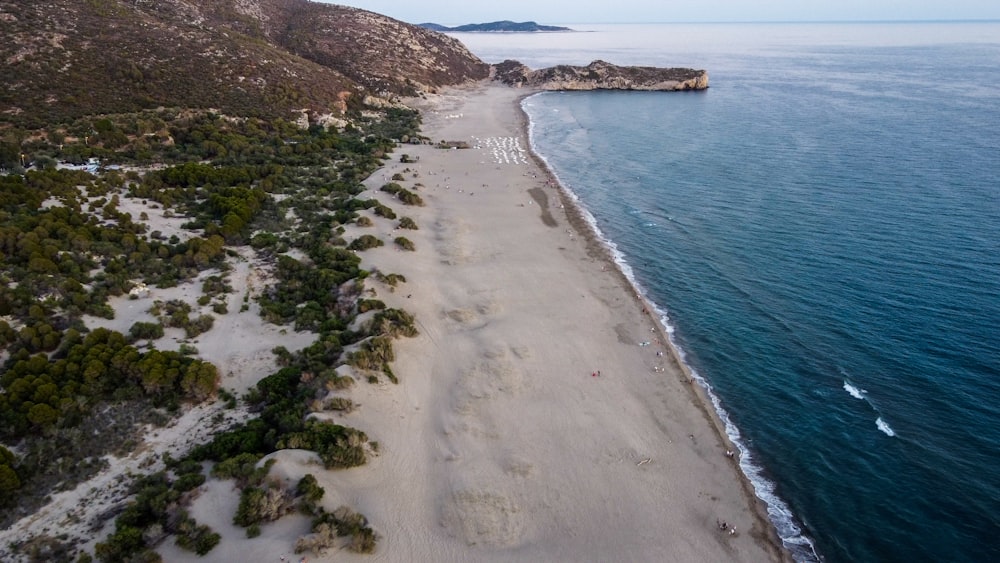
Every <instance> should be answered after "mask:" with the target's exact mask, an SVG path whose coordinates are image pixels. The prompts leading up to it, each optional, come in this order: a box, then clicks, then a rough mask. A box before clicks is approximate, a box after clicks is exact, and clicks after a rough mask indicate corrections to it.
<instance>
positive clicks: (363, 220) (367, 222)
mask: <svg viewBox="0 0 1000 563" xmlns="http://www.w3.org/2000/svg"><path fill="white" fill-rule="evenodd" d="M354 224H356V225H357V226H359V227H371V226H372V225H374V224H375V223H373V222H372V220H371V219H370V218H368V217H367V216H365V215H361V216H360V217H358V218H357V219H355V220H354Z"/></svg>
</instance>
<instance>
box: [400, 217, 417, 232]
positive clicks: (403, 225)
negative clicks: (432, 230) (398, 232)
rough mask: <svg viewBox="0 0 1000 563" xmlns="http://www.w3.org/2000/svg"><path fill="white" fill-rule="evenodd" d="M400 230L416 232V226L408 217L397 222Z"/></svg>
mask: <svg viewBox="0 0 1000 563" xmlns="http://www.w3.org/2000/svg"><path fill="white" fill-rule="evenodd" d="M399 228H400V229H410V230H411V231H416V230H417V224H416V223H415V222H414V221H413V219H410V218H409V217H403V218H401V219H400V220H399Z"/></svg>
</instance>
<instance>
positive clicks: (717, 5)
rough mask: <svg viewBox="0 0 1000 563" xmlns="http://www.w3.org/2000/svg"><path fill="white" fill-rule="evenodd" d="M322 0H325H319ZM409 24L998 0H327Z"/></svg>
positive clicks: (997, 3) (944, 13) (843, 15)
mask: <svg viewBox="0 0 1000 563" xmlns="http://www.w3.org/2000/svg"><path fill="white" fill-rule="evenodd" d="M324 1H326V0H324ZM328 3H331V4H343V5H346V6H354V7H356V8H363V9H365V10H371V11H373V12H378V13H380V14H385V15H387V16H391V17H393V18H396V19H399V20H403V21H405V22H409V23H424V22H434V23H444V24H463V23H482V22H490V21H497V20H514V21H528V20H534V21H537V22H539V23H548V24H553V23H626V22H627V23H633V22H644V23H654V22H708V21H712V22H715V21H745V22H746V21H826V20H835V21H855V20H928V19H931V20H934V19H946V20H954V19H1000V0H756V1H754V0H610V1H609V0H330V1H329V2H328Z"/></svg>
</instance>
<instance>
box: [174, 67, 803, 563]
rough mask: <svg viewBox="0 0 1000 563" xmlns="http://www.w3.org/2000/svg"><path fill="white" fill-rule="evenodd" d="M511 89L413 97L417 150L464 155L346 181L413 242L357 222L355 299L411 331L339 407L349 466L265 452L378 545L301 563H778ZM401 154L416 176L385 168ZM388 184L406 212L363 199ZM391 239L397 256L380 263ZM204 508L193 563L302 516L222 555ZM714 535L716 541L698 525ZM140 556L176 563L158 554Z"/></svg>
mask: <svg viewBox="0 0 1000 563" xmlns="http://www.w3.org/2000/svg"><path fill="white" fill-rule="evenodd" d="M524 94H525V92H523V91H518V90H514V89H509V88H505V87H499V86H493V85H483V84H477V85H475V86H471V87H469V88H466V89H461V90H450V91H448V92H445V93H443V94H440V95H436V96H434V97H432V98H428V99H426V100H418V103H419V105H418V107H420V109H421V111H422V114H423V117H424V127H423V131H424V133H425V134H426V135H428V136H429V137H430V138H431V139H432V140H434V141H435V142H436V141H439V140H456V141H459V140H461V141H468V142H469V143H470V144H471V145H473V148H469V149H457V150H447V149H438V148H435V147H433V146H428V145H422V146H417V145H413V146H410V145H404V146H401V147H400V148H399V149H398V150H397V151H396V152H395V153H394V154H393V155H392V160H391V161H387V162H386V166H385V168H384V169H383V170H380V171H378V172H376V173H375V174H373V175H372V176H371V177H370V178H369V179H368V180H367V181H366V186H367V187H368V188H369V189H370V190H371V191H370V192H367V193H365V194H363V195H362V196H360V197H362V198H366V197H376V198H378V199H380V200H381V201H383V202H384V203H386V204H387V205H390V206H391V207H392V208H393V209H395V210H396V212H397V213H398V214H399V215H401V216H409V217H411V218H413V219H414V221H415V222H416V223H417V225H418V226H419V230H416V231H410V230H398V231H394V228H395V226H396V223H397V221H389V220H387V219H383V218H380V217H375V216H373V215H372V216H371V217H372V219H373V221H374V223H375V225H374V226H373V227H367V228H366V227H357V226H353V225H352V226H351V227H350V228H349V229H348V230H347V232H346V233H345V237H346V238H347V239H348V240H350V239H352V238H354V237H356V236H359V235H361V234H365V233H367V234H374V235H377V236H379V237H380V238H382V239H383V240H384V241H385V242H386V245H385V246H384V247H381V248H377V249H373V250H369V251H365V252H364V253H362V254H361V255H362V256H363V263H362V265H363V267H365V268H366V269H372V268H377V269H379V270H380V271H382V272H385V273H399V274H402V275H404V276H405V277H406V280H407V282H406V283H404V284H401V285H399V286H398V287H397V288H395V290H391V289H390V288H388V287H386V286H384V285H380V284H378V283H375V282H369V286H370V287H374V288H375V289H376V291H377V292H378V298H379V299H382V300H384V301H385V302H386V303H387V304H388V305H389V306H391V307H399V308H403V309H406V310H407V311H410V312H412V313H414V314H415V315H416V318H417V321H418V327H419V329H420V335H419V336H418V337H416V338H412V339H404V340H400V341H397V344H396V351H397V361H396V362H395V363H394V364H393V366H392V368H393V371H394V372H395V374H396V375H397V376H398V377H399V380H400V383H399V384H398V385H393V384H390V383H382V384H378V385H370V384H366V383H361V384H360V385H357V386H356V387H355V389H354V390H352V391H351V397H352V398H353V399H354V400H355V402H357V403H360V405H361V406H360V408H359V409H358V410H357V411H355V412H354V413H351V414H349V415H345V416H342V417H336V418H335V420H336V421H337V422H339V423H341V424H346V425H350V426H354V427H356V428H359V429H361V430H363V431H365V432H366V433H367V434H368V435H369V437H370V438H371V439H372V440H377V441H378V444H379V455H378V456H377V457H375V458H373V459H371V460H370V462H369V463H368V464H367V465H366V466H364V467H359V468H354V469H350V470H346V471H332V472H328V471H322V470H321V469H320V468H319V466H318V465H316V464H315V460H314V457H312V456H311V455H310V454H305V453H304V452H293V451H285V452H278V453H277V454H274V457H276V458H278V459H279V463H278V465H277V466H276V469H275V470H274V473H275V474H279V475H282V476H285V477H287V478H288V479H289V482H290V483H293V482H294V481H295V480H297V479H298V478H300V477H301V476H302V475H304V474H306V473H313V474H315V475H316V476H317V477H318V478H319V481H320V483H321V484H322V485H323V486H324V487H325V488H326V491H327V495H326V496H325V497H324V499H323V504H324V506H326V508H328V509H331V510H332V509H333V508H336V506H338V505H340V504H347V505H349V506H351V507H352V508H354V509H355V510H357V511H359V512H361V513H363V514H364V515H366V516H367V517H368V518H369V520H370V522H371V525H372V527H373V528H374V529H375V530H376V532H377V533H378V534H379V543H378V547H377V550H376V552H375V554H373V555H368V556H362V555H353V554H349V553H347V552H346V551H339V552H336V553H327V554H326V555H325V556H319V557H316V556H314V555H312V554H306V555H307V556H308V557H309V560H310V561H324V560H333V559H337V560H342V559H348V560H357V561H400V562H404V561H405V562H412V561H515V560H517V561H768V560H771V561H773V560H782V559H787V555H786V554H785V552H784V551H783V550H782V549H780V548H779V547H777V546H778V545H779V543H778V540H777V538H776V536H775V534H774V532H773V529H772V527H771V525H770V524H769V523H768V522H767V520H766V518H765V517H764V515H763V512H762V510H761V506H760V503H759V502H758V501H757V500H756V499H755V498H754V497H753V496H752V494H751V492H750V487H749V484H748V483H747V482H746V480H745V479H744V478H743V476H742V474H741V473H740V472H739V469H738V467H737V462H736V460H735V459H733V458H730V457H727V455H726V451H727V449H730V448H731V446H730V445H729V444H728V443H727V442H726V441H725V440H724V435H723V434H722V433H721V432H720V431H719V423H718V421H717V420H716V418H715V415H714V413H712V412H711V411H709V410H707V409H706V408H705V402H704V401H703V398H702V397H701V395H700V394H699V391H698V390H697V389H695V387H696V385H695V384H692V383H691V382H690V378H689V377H688V375H687V374H686V373H685V372H684V371H683V370H682V369H681V368H680V367H679V365H678V364H677V363H676V361H675V360H674V359H673V355H672V351H671V350H670V349H669V348H668V346H667V345H666V344H665V335H664V333H663V332H662V330H661V327H659V326H657V324H656V320H655V319H654V318H653V317H651V316H650V315H647V314H646V313H645V309H644V303H643V302H641V301H640V300H639V299H638V298H637V297H636V295H635V294H634V292H633V291H632V290H631V289H630V286H629V285H628V284H627V282H626V281H625V280H624V277H623V276H622V275H621V274H620V272H619V271H618V270H617V269H616V268H615V267H614V264H613V263H611V262H610V261H609V260H608V258H607V257H606V256H605V253H604V251H603V250H602V249H601V248H600V246H599V245H598V244H596V243H595V242H594V241H593V240H592V238H591V237H589V236H587V235H586V234H585V233H584V232H581V231H580V230H579V229H578V227H580V225H579V224H577V225H576V226H574V224H573V223H574V222H575V223H579V221H571V216H572V213H570V214H569V215H568V214H567V211H568V210H569V209H568V201H564V200H563V199H562V198H561V195H560V191H559V189H558V188H557V187H556V186H554V185H551V184H549V183H548V176H547V175H546V172H545V170H543V169H542V168H541V167H540V166H539V165H538V163H537V162H536V161H535V160H534V159H532V158H531V156H530V155H529V154H528V153H527V152H525V151H526V150H527V148H528V141H527V138H526V132H525V128H524V116H523V114H522V113H521V112H520V109H519V107H518V99H519V97H520V96H523V95H524ZM518 147H520V149H522V150H521V151H519V150H518ZM403 154H407V155H409V156H411V157H412V158H414V159H417V162H415V163H401V162H400V161H399V160H400V156H401V155H403ZM596 165H599V164H596V163H595V166H596ZM396 173H400V174H402V175H403V176H404V178H405V179H404V180H402V181H398V182H397V183H399V184H401V185H402V186H403V187H404V188H407V189H410V190H411V191H415V192H417V193H418V194H419V195H420V196H421V197H422V198H423V200H424V201H425V202H426V205H425V206H423V207H408V206H404V205H402V204H401V203H400V202H398V201H396V200H394V199H392V198H391V196H390V195H389V194H386V193H383V192H379V191H378V188H379V187H380V186H381V185H382V184H384V183H386V182H388V181H391V180H390V179H391V177H392V176H393V175H394V174H396ZM418 184H422V185H418ZM564 204H565V205H566V206H567V207H566V208H564V207H563V205H564ZM396 236H405V237H407V238H409V239H410V240H411V241H413V242H414V243H415V245H416V251H415V252H409V251H402V250H399V249H397V248H396V247H395V245H394V244H392V239H394V238H395V237H396ZM643 342H651V344H650V345H648V346H642V345H640V344H641V343H643ZM658 352H662V353H663V355H662V356H661V355H660V354H658ZM598 372H599V375H596V374H597V373H598ZM215 486H216V487H218V484H216V485H215ZM218 498H220V497H219V496H218V495H215V494H207V495H204V496H203V498H202V499H199V501H198V503H196V506H195V507H194V508H193V510H192V513H193V514H194V515H195V516H196V517H197V518H199V520H203V519H204V520H203V521H207V522H208V523H210V524H212V525H213V526H217V527H216V529H217V530H219V531H220V532H222V533H224V534H225V535H226V536H230V535H233V534H234V535H235V537H234V538H233V540H235V541H229V540H224V541H223V543H222V544H220V545H219V547H217V548H216V550H215V551H213V552H212V553H210V554H209V555H208V556H207V557H205V558H204V560H214V561H233V560H248V561H249V560H254V561H268V560H273V561H278V560H279V557H280V556H282V555H286V554H287V556H288V557H289V558H293V556H292V554H291V552H290V551H288V550H289V549H290V543H289V538H288V534H289V533H290V532H291V531H292V530H291V529H292V528H296V527H300V528H301V529H300V533H304V528H305V527H306V526H307V524H306V523H305V521H304V519H302V518H301V517H299V516H296V517H295V518H296V519H299V520H301V521H300V522H299V523H298V524H293V525H290V524H287V523H285V524H283V523H281V522H279V523H278V524H275V525H266V526H264V527H263V533H262V535H261V537H259V538H256V539H253V540H239V539H237V538H239V537H240V536H242V530H237V529H235V528H232V526H231V525H230V524H228V523H227V522H228V521H229V519H230V518H231V515H230V514H229V513H231V511H232V510H233V509H234V508H235V504H234V503H235V501H233V500H230V501H226V502H223V503H221V504H224V505H225V506H226V510H225V511H224V512H227V514H224V515H221V516H218V517H217V518H214V519H211V521H209V519H210V513H211V510H208V509H206V507H205V506H203V501H205V502H208V501H211V499H218ZM212 502H217V503H218V502H220V501H219V500H215V501H212ZM719 521H725V522H727V523H728V525H729V526H730V527H734V528H735V529H736V530H737V533H736V534H735V535H731V534H729V533H728V532H723V531H720V530H719V527H718V522H719ZM161 553H164V554H165V556H166V559H167V560H174V559H175V556H176V558H182V559H190V560H194V559H196V558H195V557H193V556H191V555H190V554H184V553H183V552H180V551H177V550H176V548H174V547H173V546H166V547H165V548H163V549H161ZM298 557H299V556H294V560H298ZM272 558H273V559H272Z"/></svg>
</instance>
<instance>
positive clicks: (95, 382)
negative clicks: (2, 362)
mask: <svg viewBox="0 0 1000 563" xmlns="http://www.w3.org/2000/svg"><path fill="white" fill-rule="evenodd" d="M74 340H75V341H74V342H73V343H72V344H70V345H68V346H67V347H66V350H65V355H62V356H61V357H58V358H49V357H48V356H46V355H44V354H37V355H34V356H31V357H29V358H26V359H21V360H16V361H13V362H12V363H11V365H9V366H8V367H7V370H6V371H5V372H4V373H3V375H0V385H2V386H3V389H4V393H2V394H0V438H2V439H5V440H12V441H13V440H19V439H21V438H23V437H24V436H25V435H27V434H29V433H34V434H43V433H44V432H45V431H46V430H47V429H49V428H51V427H54V426H60V425H61V426H74V425H77V424H79V423H80V421H81V419H82V418H83V417H84V416H85V415H86V414H87V413H88V412H89V411H90V409H91V408H93V407H94V406H95V405H96V404H99V403H101V402H104V401H116V400H129V399H133V400H134V399H149V400H151V401H152V402H153V404H155V405H166V404H168V403H176V402H179V401H185V400H186V401H194V402H200V401H203V400H205V399H207V398H208V397H210V396H212V394H213V393H215V391H216V389H217V388H218V384H219V374H218V371H217V369H216V367H215V366H214V365H213V364H211V363H208V362H204V361H201V360H197V359H193V358H188V357H185V356H182V355H180V354H178V353H176V352H169V351H166V352H162V351H159V350H150V351H147V352H140V351H139V350H138V349H136V348H135V347H133V346H131V345H129V344H128V341H127V340H126V339H125V337H124V336H122V334H121V333H118V332H113V331H110V330H107V329H97V330H94V331H93V332H91V333H89V334H87V335H86V336H84V337H80V336H79V335H76V336H75V337H74Z"/></svg>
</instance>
